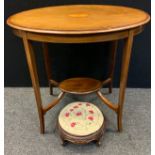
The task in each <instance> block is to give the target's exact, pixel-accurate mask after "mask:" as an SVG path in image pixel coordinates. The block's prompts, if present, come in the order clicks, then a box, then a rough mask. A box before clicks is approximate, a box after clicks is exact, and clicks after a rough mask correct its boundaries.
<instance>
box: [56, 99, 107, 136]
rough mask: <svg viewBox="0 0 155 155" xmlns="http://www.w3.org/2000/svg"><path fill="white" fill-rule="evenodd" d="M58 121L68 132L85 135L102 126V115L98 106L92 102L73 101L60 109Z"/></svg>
mask: <svg viewBox="0 0 155 155" xmlns="http://www.w3.org/2000/svg"><path fill="white" fill-rule="evenodd" d="M58 123H59V125H60V127H61V128H62V129H63V130H64V131H66V132H67V133H69V134H72V135H76V136H87V135H90V134H93V133H95V132H96V131H98V130H99V129H100V128H101V127H102V125H103V123H104V116H103V114H102V112H101V111H100V110H99V108H98V107H97V106H95V105H94V104H92V103H88V102H73V103H70V104H68V105H67V106H65V107H64V108H63V109H62V110H61V112H60V114H59V116H58Z"/></svg>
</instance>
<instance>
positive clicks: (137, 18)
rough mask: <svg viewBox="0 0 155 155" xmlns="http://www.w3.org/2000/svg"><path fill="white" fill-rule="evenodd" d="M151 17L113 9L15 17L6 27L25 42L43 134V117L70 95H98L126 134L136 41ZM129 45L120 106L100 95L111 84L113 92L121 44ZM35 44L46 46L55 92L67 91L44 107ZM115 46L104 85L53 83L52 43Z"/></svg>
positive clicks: (53, 10) (78, 8)
mask: <svg viewBox="0 0 155 155" xmlns="http://www.w3.org/2000/svg"><path fill="white" fill-rule="evenodd" d="M149 20H150V16H149V15H148V14H147V13H145V12H144V11H142V10H139V9H134V8H129V7H124V6H110V5H64V6H50V7H45V8H38V9H32V10H28V11H23V12H20V13H17V14H15V15H12V16H11V17H9V18H8V20H7V24H8V25H9V26H10V27H12V29H13V32H14V33H15V35H17V36H18V37H21V38H22V40H23V44H24V48H25V53H26V58H27V63H28V67H29V71H30V75H31V80H32V84H33V88H34V93H35V97H36V103H37V108H38V114H39V120H40V132H41V133H44V131H45V124H44V115H45V114H46V112H47V111H48V110H50V109H51V108H53V107H54V106H55V105H56V104H58V102H59V101H60V100H61V99H62V98H63V96H64V94H65V93H74V94H87V93H92V92H95V93H96V94H97V95H98V97H99V98H100V99H101V100H102V101H103V102H104V103H105V104H106V105H107V106H108V107H109V108H111V109H112V110H113V111H114V112H116V114H117V122H118V130H119V131H121V130H122V113H123V103H124V97H125V88H126V83H127V76H128V68H129V62H130V56H131V49H132V43H133V38H134V36H135V35H137V34H139V33H140V32H142V30H143V28H144V25H145V24H146V23H148V22H149ZM120 39H123V40H124V49H123V55H122V66H121V75H120V90H119V98H118V104H114V103H112V102H111V101H110V100H108V99H107V98H106V97H105V96H103V94H102V93H101V92H100V88H101V87H102V86H103V85H105V84H108V85H109V92H112V81H113V72H114V66H115V55H116V50H117V43H118V40H120ZM31 41H38V42H42V44H43V53H44V60H45V68H46V72H47V76H48V80H49V86H50V89H51V94H52V88H53V86H59V88H60V89H61V90H62V92H61V93H60V95H59V96H58V98H57V99H55V100H54V101H52V102H51V103H49V104H48V106H43V104H42V99H41V94H40V86H39V79H38V73H37V67H36V61H35V55H34V51H33V47H32V43H31ZM106 41H110V42H111V48H110V49H111V50H110V51H109V52H110V54H111V61H110V62H111V63H110V64H109V77H108V78H107V79H104V80H102V81H98V80H95V79H91V78H80V77H77V78H73V79H67V80H65V81H62V82H61V83H58V82H57V81H55V80H53V79H52V73H51V70H50V59H49V55H48V46H47V43H94V42H106Z"/></svg>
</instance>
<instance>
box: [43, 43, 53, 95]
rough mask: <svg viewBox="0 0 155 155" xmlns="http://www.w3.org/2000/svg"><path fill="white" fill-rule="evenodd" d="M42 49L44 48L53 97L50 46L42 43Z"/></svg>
mask: <svg viewBox="0 0 155 155" xmlns="http://www.w3.org/2000/svg"><path fill="white" fill-rule="evenodd" d="M42 47H43V55H44V64H45V69H46V74H47V78H48V84H49V87H50V94H51V95H53V87H52V85H51V83H50V80H51V78H52V72H51V60H50V56H49V53H48V45H47V43H42Z"/></svg>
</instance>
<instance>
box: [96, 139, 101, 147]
mask: <svg viewBox="0 0 155 155" xmlns="http://www.w3.org/2000/svg"><path fill="white" fill-rule="evenodd" d="M96 145H97V146H101V139H100V138H99V139H98V140H97V141H96Z"/></svg>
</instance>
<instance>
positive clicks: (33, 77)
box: [22, 32, 45, 133]
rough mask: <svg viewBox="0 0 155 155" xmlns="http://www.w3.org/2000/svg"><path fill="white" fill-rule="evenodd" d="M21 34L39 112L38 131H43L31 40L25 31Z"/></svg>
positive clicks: (42, 115)
mask: <svg viewBox="0 0 155 155" xmlns="http://www.w3.org/2000/svg"><path fill="white" fill-rule="evenodd" d="M22 35H23V43H24V48H25V53H26V59H27V63H28V67H29V71H30V75H31V80H32V85H33V88H34V93H35V98H36V103H37V108H38V114H39V120H40V133H44V132H45V124H44V114H43V107H42V100H41V94H40V86H39V79H38V74H37V67H36V61H35V55H34V51H33V49H32V45H31V42H30V41H29V40H28V39H27V36H26V33H25V32H23V34H22Z"/></svg>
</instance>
